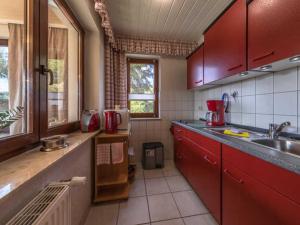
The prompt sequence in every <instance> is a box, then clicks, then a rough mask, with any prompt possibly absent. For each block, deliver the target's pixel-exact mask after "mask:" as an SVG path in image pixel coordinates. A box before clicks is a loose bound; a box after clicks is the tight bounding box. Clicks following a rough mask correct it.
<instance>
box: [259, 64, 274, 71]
mask: <svg viewBox="0 0 300 225" xmlns="http://www.w3.org/2000/svg"><path fill="white" fill-rule="evenodd" d="M270 69H272V66H271V65H267V66H262V67H260V70H262V71H268V70H270Z"/></svg>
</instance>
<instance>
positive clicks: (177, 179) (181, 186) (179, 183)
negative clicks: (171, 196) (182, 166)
mask: <svg viewBox="0 0 300 225" xmlns="http://www.w3.org/2000/svg"><path fill="white" fill-rule="evenodd" d="M166 179H167V182H168V184H169V187H170V189H171V191H172V192H175V191H189V190H192V189H191V186H190V185H189V184H188V182H187V181H186V180H185V179H184V177H183V176H172V177H166Z"/></svg>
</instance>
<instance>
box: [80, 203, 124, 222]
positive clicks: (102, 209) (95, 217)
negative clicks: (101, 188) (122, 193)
mask: <svg viewBox="0 0 300 225" xmlns="http://www.w3.org/2000/svg"><path fill="white" fill-rule="evenodd" d="M118 210H119V204H118V203H113V204H105V205H99V206H93V207H91V209H90V212H89V215H88V218H87V220H86V222H85V225H116V224H117V218H118Z"/></svg>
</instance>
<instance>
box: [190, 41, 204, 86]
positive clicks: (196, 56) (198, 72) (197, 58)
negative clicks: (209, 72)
mask: <svg viewBox="0 0 300 225" xmlns="http://www.w3.org/2000/svg"><path fill="white" fill-rule="evenodd" d="M203 69H204V68H203V46H201V47H199V48H198V49H197V51H196V52H194V53H193V54H192V55H191V56H190V57H189V58H188V59H187V88H188V89H192V88H195V87H199V86H201V85H203V73H204V71H203Z"/></svg>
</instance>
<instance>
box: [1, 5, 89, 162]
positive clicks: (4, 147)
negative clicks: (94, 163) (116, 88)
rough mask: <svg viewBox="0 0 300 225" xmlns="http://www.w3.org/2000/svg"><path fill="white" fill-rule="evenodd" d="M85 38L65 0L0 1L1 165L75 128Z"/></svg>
mask: <svg viewBox="0 0 300 225" xmlns="http://www.w3.org/2000/svg"><path fill="white" fill-rule="evenodd" d="M83 34H84V33H83V29H82V28H81V26H80V24H79V22H78V21H77V19H76V18H75V16H74V15H73V13H72V12H71V10H70V8H69V7H68V6H67V4H66V2H65V0H39V1H35V0H16V2H14V3H13V4H12V3H11V1H10V0H1V1H0V161H1V160H4V159H7V158H9V157H11V156H13V155H15V154H17V153H19V152H22V151H24V150H26V149H30V148H32V147H33V146H34V145H36V144H38V143H39V139H40V138H41V137H45V136H49V135H53V134H58V133H67V132H71V131H74V130H76V129H78V128H79V115H80V111H81V110H82V105H83V100H82V99H83V96H82V93H83V88H82V82H81V81H82V80H83V71H82V62H83Z"/></svg>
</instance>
